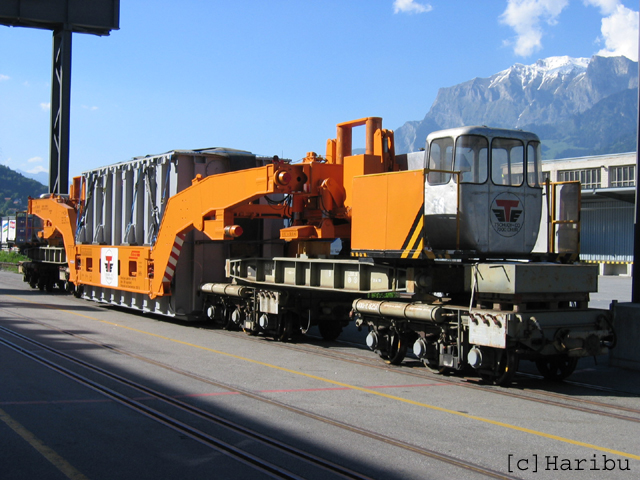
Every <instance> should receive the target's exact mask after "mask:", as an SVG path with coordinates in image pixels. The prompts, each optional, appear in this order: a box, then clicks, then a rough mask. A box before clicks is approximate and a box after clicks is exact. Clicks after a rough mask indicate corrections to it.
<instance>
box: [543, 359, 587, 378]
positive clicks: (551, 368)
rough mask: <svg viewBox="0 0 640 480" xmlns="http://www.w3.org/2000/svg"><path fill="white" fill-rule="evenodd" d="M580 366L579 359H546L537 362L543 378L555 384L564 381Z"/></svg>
mask: <svg viewBox="0 0 640 480" xmlns="http://www.w3.org/2000/svg"><path fill="white" fill-rule="evenodd" d="M577 365H578V357H564V356H563V357H545V358H541V359H539V360H536V367H537V368H538V371H539V372H540V373H541V374H542V376H543V377H544V378H545V379H547V380H551V381H554V382H559V381H561V380H564V379H565V378H567V377H568V376H569V375H571V374H572V373H573V371H574V370H575V369H576V366H577Z"/></svg>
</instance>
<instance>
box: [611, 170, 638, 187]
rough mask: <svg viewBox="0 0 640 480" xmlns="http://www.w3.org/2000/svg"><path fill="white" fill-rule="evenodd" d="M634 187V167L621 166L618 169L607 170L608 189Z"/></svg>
mask: <svg viewBox="0 0 640 480" xmlns="http://www.w3.org/2000/svg"><path fill="white" fill-rule="evenodd" d="M635 185H636V166H635V165H623V166H620V167H610V168H609V186H610V187H635Z"/></svg>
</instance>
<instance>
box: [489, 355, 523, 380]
mask: <svg viewBox="0 0 640 480" xmlns="http://www.w3.org/2000/svg"><path fill="white" fill-rule="evenodd" d="M519 364H520V357H518V354H517V353H516V352H515V351H513V350H505V351H504V353H503V354H502V358H501V359H500V363H499V364H498V375H497V376H496V377H495V378H494V379H493V381H494V383H495V384H496V385H500V386H501V387H508V386H509V385H510V384H511V382H512V381H513V377H515V375H516V372H517V371H518V366H519Z"/></svg>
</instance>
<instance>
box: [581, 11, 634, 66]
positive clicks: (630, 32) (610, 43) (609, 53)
mask: <svg viewBox="0 0 640 480" xmlns="http://www.w3.org/2000/svg"><path fill="white" fill-rule="evenodd" d="M586 1H587V2H588V3H589V4H590V5H593V6H596V7H599V8H600V12H601V13H602V14H603V15H606V16H605V17H604V18H603V19H602V26H601V28H600V33H602V37H601V40H602V42H604V46H605V48H603V49H602V50H600V51H599V52H598V53H597V54H598V55H602V56H604V57H615V56H619V55H624V56H625V57H627V58H630V59H631V60H634V61H636V62H637V61H638V19H639V16H638V12H634V11H633V10H630V9H628V8H627V7H625V6H624V5H622V4H620V2H618V1H614V0H586ZM614 3H615V5H612V4H614Z"/></svg>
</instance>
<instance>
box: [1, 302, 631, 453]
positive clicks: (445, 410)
mask: <svg viewBox="0 0 640 480" xmlns="http://www.w3.org/2000/svg"><path fill="white" fill-rule="evenodd" d="M7 296H9V297H12V298H15V299H18V300H23V301H26V302H29V303H34V304H37V305H42V304H41V303H38V302H33V301H31V300H27V299H25V298H21V297H13V296H11V295H7ZM49 308H52V309H55V310H60V311H63V312H65V313H70V314H72V315H76V316H79V317H83V318H87V319H89V320H94V321H97V322H100V323H104V324H107V325H111V326H114V327H120V328H124V329H126V330H130V331H132V332H136V333H141V334H143V335H149V336H151V337H155V338H160V339H162V340H167V341H169V342H173V343H177V344H180V345H185V346H187V347H192V348H197V349H198V350H204V351H207V352H211V353H216V354H218V355H224V356H226V357H230V358H235V359H237V360H242V361H244V362H249V363H253V364H255V365H261V366H263V367H267V368H272V369H274V370H279V371H281V372H287V373H291V374H294V375H298V376H302V377H306V378H310V379H313V380H318V381H321V382H325V383H330V384H332V385H338V386H340V387H345V388H348V389H350V390H357V391H359V392H364V393H368V394H370V395H375V396H378V397H383V398H388V399H390V400H395V401H398V402H402V403H406V404H409V405H414V406H418V407H422V408H427V409H429V410H434V411H437V412H443V413H449V414H451V415H456V416H458V417H463V418H468V419H470V420H475V421H478V422H482V423H486V424H489V425H495V426H498V427H503V428H508V429H509V430H514V431H517V432H522V433H528V434H530V435H535V436H537V437H542V438H548V439H550V440H556V441H558V442H563V443H568V444H570V445H575V446H579V447H585V448H590V449H593V450H597V451H599V452H606V453H611V454H614V455H619V456H621V457H626V458H631V459H633V460H640V455H636V454H633V453H627V452H622V451H620V450H614V449H611V448H606V447H601V446H598V445H593V444H591V443H586V442H581V441H579V440H572V439H570V438H566V437H561V436H558V435H552V434H549V433H544V432H540V431H538V430H532V429H530V428H525V427H519V426H517V425H511V424H509V423H504V422H499V421H496V420H491V419H489V418H484V417H478V416H475V415H470V414H468V413H462V412H458V411H456V410H450V409H448V408H443V407H438V406H436V405H430V404H428V403H422V402H417V401H415V400H409V399H407V398H402V397H397V396H395V395H389V394H387V393H383V392H379V391H376V390H372V389H369V388H364V387H358V386H356V385H351V384H348V383H343V382H338V381H337V380H331V379H330V378H325V377H319V376H317V375H312V374H310V373H304V372H300V371H297V370H291V369H289V368H285V367H279V366H277V365H272V364H270V363H265V362H261V361H260V360H254V359H251V358H247V357H242V356H240V355H235V354H233V353H228V352H223V351H221V350H215V349H213V348H209V347H203V346H202V345H197V344H194V343H189V342H184V341H182V340H176V339H175V338H171V337H165V336H164V335H159V334H157V333H151V332H147V331H144V330H139V329H137V328H133V327H127V326H125V325H120V324H118V323H114V322H109V321H107V320H101V319H99V318H95V317H90V316H88V315H83V314H81V313H77V312H73V311H71V310H65V309H63V308H58V307H52V306H49Z"/></svg>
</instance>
